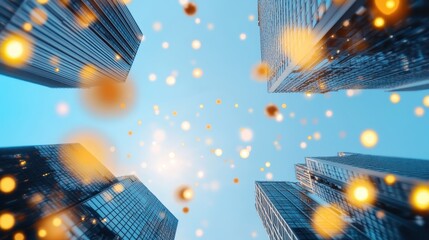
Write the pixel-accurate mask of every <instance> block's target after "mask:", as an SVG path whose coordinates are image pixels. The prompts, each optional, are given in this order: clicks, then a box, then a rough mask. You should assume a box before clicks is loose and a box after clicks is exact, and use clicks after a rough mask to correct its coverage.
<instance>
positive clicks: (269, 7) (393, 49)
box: [258, 0, 429, 93]
mask: <svg viewBox="0 0 429 240" xmlns="http://www.w3.org/2000/svg"><path fill="white" fill-rule="evenodd" d="M428 11H429V3H428V1H425V0H408V1H400V0H389V1H387V0H386V1H383V0H377V1H370V0H317V1H316V0H296V1H289V0H278V1H271V0H259V1H258V12H259V26H260V34H261V55H262V61H263V62H265V63H267V64H268V65H269V66H270V70H271V71H270V74H269V76H268V79H269V81H268V91H269V92H310V93H313V92H315V93H325V92H329V91H337V90H342V89H390V90H420V89H428V88H429V81H428V80H427V79H428V78H429V70H428V68H427V65H428V64H429V50H428V49H429V48H428V46H429V45H428V41H427V38H428V37H429V27H428V25H427V24H426V23H427V21H428V20H429V15H428V14H427V12H428Z"/></svg>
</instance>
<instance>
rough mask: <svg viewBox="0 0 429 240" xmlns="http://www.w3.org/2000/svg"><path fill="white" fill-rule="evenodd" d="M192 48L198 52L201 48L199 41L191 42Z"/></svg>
mask: <svg viewBox="0 0 429 240" xmlns="http://www.w3.org/2000/svg"><path fill="white" fill-rule="evenodd" d="M192 48H193V49H195V50H198V49H200V48H201V42H200V41H199V40H194V41H192Z"/></svg>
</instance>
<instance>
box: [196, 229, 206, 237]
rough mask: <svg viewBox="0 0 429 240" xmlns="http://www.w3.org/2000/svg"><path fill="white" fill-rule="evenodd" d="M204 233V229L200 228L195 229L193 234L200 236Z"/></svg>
mask: <svg viewBox="0 0 429 240" xmlns="http://www.w3.org/2000/svg"><path fill="white" fill-rule="evenodd" d="M203 235H204V231H203V230H202V229H197V230H196V231H195V236H197V237H202V236H203Z"/></svg>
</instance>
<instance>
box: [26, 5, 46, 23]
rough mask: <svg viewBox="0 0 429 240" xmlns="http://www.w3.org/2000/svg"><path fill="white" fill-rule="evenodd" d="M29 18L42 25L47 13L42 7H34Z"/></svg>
mask: <svg viewBox="0 0 429 240" xmlns="http://www.w3.org/2000/svg"><path fill="white" fill-rule="evenodd" d="M30 19H31V21H33V22H34V23H35V24H37V25H43V24H45V23H46V21H47V20H48V14H46V12H45V11H44V10H43V9H40V8H34V9H33V10H31V12H30Z"/></svg>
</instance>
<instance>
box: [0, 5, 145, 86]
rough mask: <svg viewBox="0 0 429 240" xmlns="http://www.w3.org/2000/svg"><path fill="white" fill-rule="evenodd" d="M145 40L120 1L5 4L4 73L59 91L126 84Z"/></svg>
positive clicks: (1, 31)
mask: <svg viewBox="0 0 429 240" xmlns="http://www.w3.org/2000/svg"><path fill="white" fill-rule="evenodd" d="M142 37H143V36H142V33H141V31H140V29H139V27H138V26H137V23H136V22H135V20H134V19H133V17H132V16H131V13H130V12H129V10H128V9H127V7H126V5H125V1H122V0H101V1H100V0H88V1H83V0H58V1H52V0H51V1H45V0H41V1H36V0H4V1H1V3H0V47H1V51H0V54H1V55H0V73H1V74H5V75H8V76H11V77H15V78H18V79H22V80H26V81H29V82H33V83H37V84H41V85H45V86H48V87H59V88H75V87H90V86H94V85H97V81H101V80H102V79H105V78H108V79H109V80H112V81H117V82H124V81H125V80H126V78H127V76H128V72H129V70H130V68H131V65H132V64H133V61H134V58H135V56H136V54H137V51H138V48H139V45H140V42H141V40H142ZM112 76H113V77H112Z"/></svg>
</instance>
